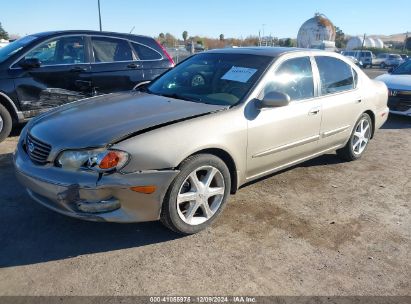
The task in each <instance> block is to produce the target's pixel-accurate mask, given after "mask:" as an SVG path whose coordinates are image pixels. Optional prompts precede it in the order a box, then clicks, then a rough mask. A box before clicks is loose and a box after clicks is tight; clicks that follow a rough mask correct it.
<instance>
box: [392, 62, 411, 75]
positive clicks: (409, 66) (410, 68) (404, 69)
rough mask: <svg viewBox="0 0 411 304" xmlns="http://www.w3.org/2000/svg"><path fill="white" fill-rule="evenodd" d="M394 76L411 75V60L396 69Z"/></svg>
mask: <svg viewBox="0 0 411 304" xmlns="http://www.w3.org/2000/svg"><path fill="white" fill-rule="evenodd" d="M392 74H394V75H411V60H408V61H406V62H404V63H403V64H401V65H400V66H398V68H396V69H395V70H394V71H393V72H392Z"/></svg>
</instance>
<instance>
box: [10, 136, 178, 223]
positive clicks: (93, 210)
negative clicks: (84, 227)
mask: <svg viewBox="0 0 411 304" xmlns="http://www.w3.org/2000/svg"><path fill="white" fill-rule="evenodd" d="M13 158H14V159H13V162H14V166H15V169H16V175H17V178H18V180H19V181H20V183H21V184H23V185H24V186H25V187H26V189H27V192H28V194H29V195H30V196H31V197H32V198H33V199H34V200H36V201H37V202H39V203H40V204H42V205H44V206H46V207H48V208H50V209H52V210H54V211H56V212H59V213H61V214H64V215H68V216H71V217H76V218H80V219H85V220H91V221H108V222H122V223H131V222H143V221H153V220H158V219H159V216H160V211H161V204H162V201H163V198H164V196H165V193H166V191H167V189H168V187H169V185H170V183H171V182H172V180H173V179H174V177H175V176H176V175H177V174H178V171H177V170H160V171H145V172H135V173H128V174H121V173H113V174H108V175H103V176H102V177H101V178H99V175H98V173H96V172H91V171H68V170H63V169H61V168H57V167H55V166H53V165H52V164H49V165H44V166H43V165H42V166H40V165H36V164H34V163H33V162H32V161H31V160H30V158H29V157H28V155H27V153H26V152H25V151H24V149H23V148H22V147H21V145H20V144H19V145H18V146H17V149H16V151H15V153H14V157H13ZM146 185H154V186H156V191H155V192H154V193H151V194H144V193H138V192H135V191H132V190H131V189H130V187H135V186H146Z"/></svg>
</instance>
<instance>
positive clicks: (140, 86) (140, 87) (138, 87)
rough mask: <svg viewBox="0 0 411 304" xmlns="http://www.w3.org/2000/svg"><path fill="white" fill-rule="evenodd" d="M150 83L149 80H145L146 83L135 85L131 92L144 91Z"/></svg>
mask: <svg viewBox="0 0 411 304" xmlns="http://www.w3.org/2000/svg"><path fill="white" fill-rule="evenodd" d="M150 82H151V81H150V80H147V81H143V82H140V83H137V84H136V86H135V87H134V88H133V90H136V91H138V90H141V89H144V88H145V87H147V86H148V85H149V84H150Z"/></svg>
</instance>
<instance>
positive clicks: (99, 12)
mask: <svg viewBox="0 0 411 304" xmlns="http://www.w3.org/2000/svg"><path fill="white" fill-rule="evenodd" d="M97 5H98V21H99V24H100V32H101V31H102V30H103V27H102V26H101V11H100V0H97Z"/></svg>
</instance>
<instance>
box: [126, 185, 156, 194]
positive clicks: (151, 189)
mask: <svg viewBox="0 0 411 304" xmlns="http://www.w3.org/2000/svg"><path fill="white" fill-rule="evenodd" d="M130 190H132V191H134V192H139V193H144V194H151V193H154V192H155V191H156V186H135V187H131V188H130Z"/></svg>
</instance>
